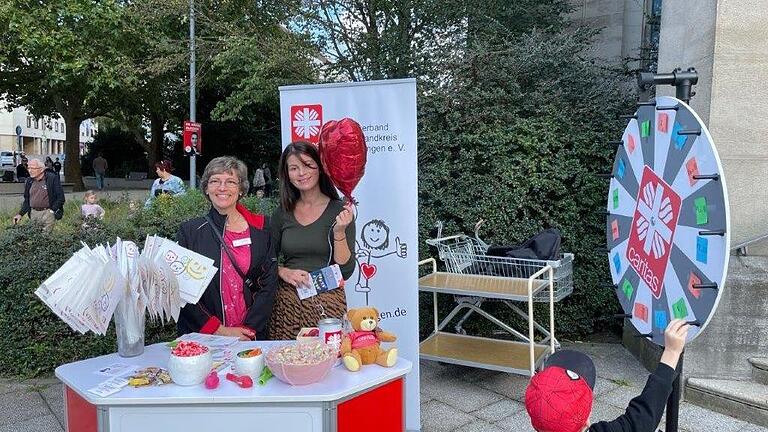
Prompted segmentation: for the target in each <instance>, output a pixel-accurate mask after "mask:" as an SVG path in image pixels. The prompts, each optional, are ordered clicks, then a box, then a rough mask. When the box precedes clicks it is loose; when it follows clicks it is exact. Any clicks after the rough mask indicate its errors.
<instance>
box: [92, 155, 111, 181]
mask: <svg viewBox="0 0 768 432" xmlns="http://www.w3.org/2000/svg"><path fill="white" fill-rule="evenodd" d="M108 169H109V164H108V163H107V160H106V159H104V154H103V153H99V156H98V157H96V159H94V160H93V173H94V174H95V175H96V188H97V189H98V190H104V177H105V176H106V174H107V170H108Z"/></svg>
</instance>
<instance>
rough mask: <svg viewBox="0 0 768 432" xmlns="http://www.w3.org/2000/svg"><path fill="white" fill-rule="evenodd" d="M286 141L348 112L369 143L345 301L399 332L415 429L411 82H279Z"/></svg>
mask: <svg viewBox="0 0 768 432" xmlns="http://www.w3.org/2000/svg"><path fill="white" fill-rule="evenodd" d="M280 116H281V128H282V141H283V147H285V146H286V145H288V144H289V143H291V142H292V141H296V140H306V141H310V142H314V143H317V140H318V138H319V133H320V127H321V126H322V124H323V123H324V122H328V121H330V120H340V119H342V118H344V117H349V118H351V119H354V120H356V121H357V122H358V123H360V126H362V128H363V132H364V133H365V137H366V143H367V145H368V162H367V164H366V166H365V176H364V177H363V179H362V180H361V181H360V183H359V184H358V185H357V188H356V189H355V190H354V191H353V193H352V195H353V196H354V197H355V199H356V200H357V201H359V205H358V214H357V220H356V224H357V225H356V227H357V233H356V236H355V240H356V250H355V253H356V255H357V256H358V267H357V270H355V273H354V274H353V275H352V277H351V278H350V279H349V280H348V281H347V284H346V294H347V304H348V306H349V307H351V308H352V307H360V306H365V305H370V306H374V307H376V308H377V309H378V310H379V312H380V314H381V327H382V328H383V329H384V330H387V331H391V332H394V333H395V334H397V338H398V340H397V347H398V349H399V352H400V355H401V356H402V357H404V358H406V359H408V360H410V361H411V362H413V371H412V372H411V373H410V374H408V376H407V377H406V398H407V402H406V429H408V430H420V428H421V426H420V424H421V419H420V412H419V314H418V312H419V308H418V257H419V250H418V239H419V235H418V179H417V165H416V161H417V155H418V153H417V148H416V80H415V79H401V80H386V81H371V82H360V83H343V84H324V85H305V86H289V87H280Z"/></svg>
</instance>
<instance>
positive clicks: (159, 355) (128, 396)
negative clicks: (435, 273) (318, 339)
mask: <svg viewBox="0 0 768 432" xmlns="http://www.w3.org/2000/svg"><path fill="white" fill-rule="evenodd" d="M276 343H281V342H273V341H257V342H242V343H240V345H239V346H235V347H233V349H232V351H233V353H236V352H239V351H240V350H242V349H246V348H250V347H256V346H258V347H260V348H262V350H263V351H265V352H266V351H267V350H268V349H269V347H270V346H271V345H273V344H276ZM169 355H170V348H168V347H167V346H165V344H155V345H151V346H148V347H146V348H145V350H144V354H142V355H140V356H138V357H133V358H122V357H119V356H118V355H117V354H110V355H106V356H101V357H96V358H92V359H88V360H83V361H79V362H75V363H69V364H65V365H62V366H59V367H58V368H56V377H58V378H59V379H60V380H61V381H62V382H63V383H64V385H65V387H64V397H65V402H66V404H65V406H66V417H67V430H68V431H69V432H134V431H135V432H152V431H164V432H165V431H176V430H178V431H185V432H196V431H200V432H211V431H224V430H238V429H240V430H274V431H280V432H293V431H296V432H304V431H307V432H309V431H313V432H315V431H330V432H337V431H338V432H347V431H353V430H355V431H357V430H358V429H359V425H360V424H361V423H360V422H361V421H364V422H365V423H362V424H378V425H380V426H382V427H385V429H381V430H387V431H389V430H392V431H397V430H404V422H405V408H404V406H405V393H404V388H405V386H404V382H403V381H404V377H405V375H406V374H407V373H408V372H410V370H411V367H412V365H411V362H409V361H407V360H405V359H402V358H401V359H398V361H397V363H396V364H395V365H394V366H393V367H391V368H383V367H381V366H378V365H369V366H365V367H363V368H362V369H361V370H360V371H359V372H355V373H353V372H349V371H347V370H346V369H345V368H344V367H343V366H337V367H334V368H333V369H331V371H330V372H329V373H328V375H327V376H326V377H325V378H324V379H323V380H322V381H320V382H318V383H315V384H311V385H308V386H290V385H288V384H285V383H283V382H281V381H280V380H278V379H277V378H272V379H271V380H270V381H269V382H268V383H267V384H266V385H264V386H260V385H258V383H254V386H253V387H252V388H249V389H242V388H240V387H238V386H237V385H236V384H234V383H232V382H230V381H228V380H226V379H224V375H225V372H219V377H220V379H221V383H220V384H219V387H218V388H217V389H214V390H208V389H206V388H205V387H204V386H203V384H200V385H196V386H189V387H184V386H179V385H176V384H167V385H162V386H149V387H140V388H133V387H130V386H128V387H125V388H124V389H122V390H121V391H119V392H117V393H115V394H113V395H110V396H107V397H99V396H96V395H95V394H92V393H90V392H88V391H87V390H88V389H90V388H93V387H95V386H97V385H98V384H99V383H101V382H103V381H105V380H106V379H108V377H105V376H102V375H99V374H97V373H96V371H98V370H99V369H101V368H104V367H106V366H109V365H111V364H113V363H123V364H130V365H136V366H139V367H146V366H158V367H163V368H165V367H166V365H167V362H168V358H169ZM371 422H375V423H371ZM230 428H231V429H230ZM236 428H237V429H236Z"/></svg>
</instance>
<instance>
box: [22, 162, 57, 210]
mask: <svg viewBox="0 0 768 432" xmlns="http://www.w3.org/2000/svg"><path fill="white" fill-rule="evenodd" d="M43 175H44V176H45V188H46V189H48V208H49V209H51V210H53V214H54V216H55V217H56V219H61V217H62V216H64V188H62V187H61V181H59V176H58V175H56V174H54V173H52V172H48V171H45V172H43ZM34 181H35V179H33V178H32V177H29V178H27V181H26V183H24V202H23V203H22V204H21V210H20V211H19V214H20V215H22V216H24V215H25V214H28V213H30V210H32V207H31V206H30V205H29V189H30V188H31V187H32V182H34Z"/></svg>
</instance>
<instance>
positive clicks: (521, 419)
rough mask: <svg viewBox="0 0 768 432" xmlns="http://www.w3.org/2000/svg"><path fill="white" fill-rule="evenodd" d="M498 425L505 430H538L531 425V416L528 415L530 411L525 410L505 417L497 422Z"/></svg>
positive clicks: (523, 431) (516, 431)
mask: <svg viewBox="0 0 768 432" xmlns="http://www.w3.org/2000/svg"><path fill="white" fill-rule="evenodd" d="M494 425H495V426H496V427H498V428H499V429H501V430H505V431H514V432H536V431H535V430H534V429H533V426H531V418H530V417H528V412H527V411H525V410H523V411H522V412H519V413H517V414H514V415H511V416H509V417H506V418H503V419H501V420H499V421H497V422H496V423H494Z"/></svg>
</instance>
